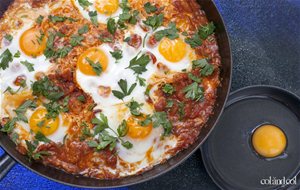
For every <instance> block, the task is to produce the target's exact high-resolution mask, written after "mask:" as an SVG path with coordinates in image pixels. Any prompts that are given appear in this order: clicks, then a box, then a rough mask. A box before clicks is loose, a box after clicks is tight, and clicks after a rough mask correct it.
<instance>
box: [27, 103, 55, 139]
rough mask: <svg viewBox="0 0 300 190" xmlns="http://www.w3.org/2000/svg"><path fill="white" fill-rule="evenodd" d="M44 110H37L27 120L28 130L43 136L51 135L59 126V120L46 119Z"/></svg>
mask: <svg viewBox="0 0 300 190" xmlns="http://www.w3.org/2000/svg"><path fill="white" fill-rule="evenodd" d="M46 114H47V110H46V109H45V108H39V109H37V110H36V111H35V112H34V113H33V114H32V116H31V117H30V119H29V126H30V129H31V130H32V131H33V132H34V133H37V132H41V133H42V134H44V135H45V136H48V135H51V134H53V133H54V132H55V131H56V130H57V128H58V125H59V118H58V117H57V118H55V119H47V118H46Z"/></svg>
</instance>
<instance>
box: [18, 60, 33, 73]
mask: <svg viewBox="0 0 300 190" xmlns="http://www.w3.org/2000/svg"><path fill="white" fill-rule="evenodd" d="M20 63H21V64H22V65H24V66H25V67H26V68H27V70H28V71H29V72H32V71H34V67H33V65H34V64H32V63H30V62H28V61H21V62H20Z"/></svg>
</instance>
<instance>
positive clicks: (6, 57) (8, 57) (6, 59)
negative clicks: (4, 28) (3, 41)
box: [0, 49, 13, 70]
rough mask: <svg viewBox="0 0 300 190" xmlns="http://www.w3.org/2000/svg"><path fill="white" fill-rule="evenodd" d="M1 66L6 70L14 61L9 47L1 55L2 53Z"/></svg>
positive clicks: (0, 56)
mask: <svg viewBox="0 0 300 190" xmlns="http://www.w3.org/2000/svg"><path fill="white" fill-rule="evenodd" d="M0 59H1V61H0V68H2V69H3V70H5V69H6V68H8V64H9V63H10V62H12V61H13V55H12V54H11V52H10V51H9V49H6V50H5V51H4V52H3V53H2V54H1V55H0Z"/></svg>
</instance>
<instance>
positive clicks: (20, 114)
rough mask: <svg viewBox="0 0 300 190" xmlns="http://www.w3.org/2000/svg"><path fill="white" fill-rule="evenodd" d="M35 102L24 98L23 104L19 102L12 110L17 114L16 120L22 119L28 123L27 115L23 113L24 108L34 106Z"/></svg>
mask: <svg viewBox="0 0 300 190" xmlns="http://www.w3.org/2000/svg"><path fill="white" fill-rule="evenodd" d="M36 106H37V105H36V103H35V102H34V101H32V100H26V101H25V102H24V103H23V104H21V105H20V106H19V107H18V108H17V109H15V110H14V112H15V113H16V114H17V118H18V120H21V121H24V122H25V123H28V119H27V117H26V116H25V115H24V114H25V112H26V110H27V109H29V108H36Z"/></svg>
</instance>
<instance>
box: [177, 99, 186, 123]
mask: <svg viewBox="0 0 300 190" xmlns="http://www.w3.org/2000/svg"><path fill="white" fill-rule="evenodd" d="M184 106H185V105H184V103H183V102H179V103H178V107H179V110H178V114H179V120H180V121H181V120H182V119H183V117H184V115H185V111H184Z"/></svg>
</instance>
